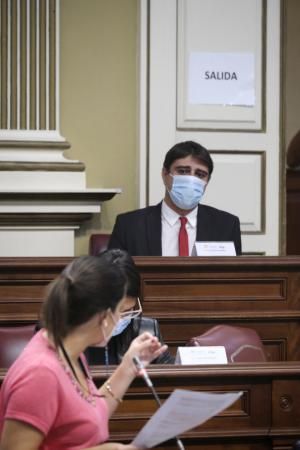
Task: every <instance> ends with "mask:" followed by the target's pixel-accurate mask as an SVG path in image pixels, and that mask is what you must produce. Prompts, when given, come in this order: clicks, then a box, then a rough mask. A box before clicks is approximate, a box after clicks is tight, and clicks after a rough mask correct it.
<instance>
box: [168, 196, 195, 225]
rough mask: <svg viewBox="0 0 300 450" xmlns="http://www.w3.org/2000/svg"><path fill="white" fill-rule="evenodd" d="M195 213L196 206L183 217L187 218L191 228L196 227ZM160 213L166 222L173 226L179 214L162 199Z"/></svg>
mask: <svg viewBox="0 0 300 450" xmlns="http://www.w3.org/2000/svg"><path fill="white" fill-rule="evenodd" d="M197 213H198V207H197V208H194V209H193V210H192V211H191V212H190V213H189V214H187V215H186V216H185V217H186V218H187V220H188V224H189V225H190V226H191V227H192V228H196V224H197ZM161 214H162V217H163V218H164V219H165V220H166V221H167V222H168V224H169V225H170V226H171V227H173V226H174V225H175V223H176V222H177V221H178V220H179V217H180V215H179V214H178V213H177V212H175V211H174V210H173V209H172V208H170V206H168V205H167V204H166V202H165V201H164V200H163V202H162V206H161Z"/></svg>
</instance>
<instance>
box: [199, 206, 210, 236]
mask: <svg viewBox="0 0 300 450" xmlns="http://www.w3.org/2000/svg"><path fill="white" fill-rule="evenodd" d="M210 226H211V224H209V221H208V217H207V214H206V210H205V208H203V207H202V205H199V206H198V213H197V233H196V241H207V240H209V232H210Z"/></svg>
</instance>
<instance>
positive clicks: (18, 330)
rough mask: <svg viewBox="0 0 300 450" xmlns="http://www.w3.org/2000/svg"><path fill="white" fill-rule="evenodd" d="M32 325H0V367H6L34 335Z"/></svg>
mask: <svg viewBox="0 0 300 450" xmlns="http://www.w3.org/2000/svg"><path fill="white" fill-rule="evenodd" d="M34 327H35V326H34V325H22V326H19V325H18V326H17V325H13V326H5V327H4V326H1V327H0V367H1V368H8V367H9V366H11V364H12V363H13V362H14V361H15V360H16V359H17V357H18V356H19V355H20V353H21V352H22V350H23V349H24V347H25V346H26V344H27V343H28V342H29V341H30V339H31V338H32V336H33V335H34Z"/></svg>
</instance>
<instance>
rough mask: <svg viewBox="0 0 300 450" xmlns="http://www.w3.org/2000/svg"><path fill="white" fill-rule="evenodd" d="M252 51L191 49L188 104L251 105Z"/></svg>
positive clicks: (253, 95) (252, 84) (253, 89)
mask: <svg viewBox="0 0 300 450" xmlns="http://www.w3.org/2000/svg"><path fill="white" fill-rule="evenodd" d="M254 73H255V58H254V54H253V53H250V52H249V53H247V52H245V53H238V52H236V53H225V52H224V53H217V52H213V53H208V52H191V53H190V55H189V75H188V101H189V103H190V104H193V105H195V104H201V105H224V106H226V105H228V106H249V107H251V106H254V105H255V82H254V81H255V80H254Z"/></svg>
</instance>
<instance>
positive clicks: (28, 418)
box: [0, 330, 108, 450]
mask: <svg viewBox="0 0 300 450" xmlns="http://www.w3.org/2000/svg"><path fill="white" fill-rule="evenodd" d="M88 383H89V390H90V393H98V392H97V388H96V386H95V385H94V383H93V382H92V380H88ZM5 419H14V420H19V421H22V422H25V423H27V424H30V425H32V426H33V427H34V428H37V429H38V430H39V431H41V432H42V433H43V434H44V436H45V438H44V440H43V442H42V445H41V446H40V450H63V449H64V450H66V449H68V450H79V449H80V450H82V449H84V448H88V447H92V446H95V445H99V444H101V443H102V442H104V441H106V440H107V439H108V408H107V404H106V401H105V399H103V398H99V397H93V396H85V395H84V393H83V392H82V391H81V390H80V388H79V386H78V385H76V382H75V380H74V378H73V375H72V374H71V372H70V371H69V370H67V369H66V368H64V366H63V364H62V362H61V361H60V360H59V359H58V356H57V353H56V351H55V350H54V349H53V347H51V346H50V345H49V343H48V341H47V340H46V338H45V337H44V336H43V330H40V331H39V332H38V333H37V334H36V335H35V336H34V337H33V338H32V339H31V341H30V342H29V343H28V345H27V346H26V347H25V349H24V350H23V352H22V353H21V355H20V356H19V358H18V359H17V360H16V361H15V362H14V364H13V365H12V366H11V367H10V369H9V370H8V372H7V375H6V377H5V380H4V382H3V384H2V387H1V391H0V435H1V430H2V428H3V425H4V420H5Z"/></svg>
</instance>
